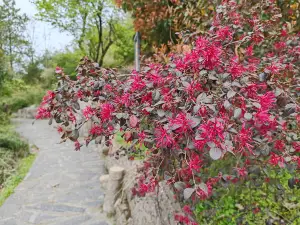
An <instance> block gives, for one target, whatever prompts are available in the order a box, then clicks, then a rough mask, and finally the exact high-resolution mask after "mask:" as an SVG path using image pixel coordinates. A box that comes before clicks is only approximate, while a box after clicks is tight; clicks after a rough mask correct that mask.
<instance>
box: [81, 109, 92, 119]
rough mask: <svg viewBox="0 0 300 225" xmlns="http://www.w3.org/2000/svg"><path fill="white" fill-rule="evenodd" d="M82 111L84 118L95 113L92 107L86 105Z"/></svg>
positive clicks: (88, 117)
mask: <svg viewBox="0 0 300 225" xmlns="http://www.w3.org/2000/svg"><path fill="white" fill-rule="evenodd" d="M82 113H83V115H84V117H85V118H86V119H90V118H91V117H92V116H93V115H95V110H94V109H92V107H90V106H87V107H85V108H84V109H83V110H82Z"/></svg>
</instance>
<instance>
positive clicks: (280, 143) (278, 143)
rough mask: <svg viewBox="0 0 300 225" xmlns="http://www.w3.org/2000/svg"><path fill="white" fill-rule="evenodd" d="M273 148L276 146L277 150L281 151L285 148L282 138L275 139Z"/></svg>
mask: <svg viewBox="0 0 300 225" xmlns="http://www.w3.org/2000/svg"><path fill="white" fill-rule="evenodd" d="M274 148H276V149H277V150H280V151H283V150H284V148H285V144H284V141H282V140H277V141H275V143H274Z"/></svg>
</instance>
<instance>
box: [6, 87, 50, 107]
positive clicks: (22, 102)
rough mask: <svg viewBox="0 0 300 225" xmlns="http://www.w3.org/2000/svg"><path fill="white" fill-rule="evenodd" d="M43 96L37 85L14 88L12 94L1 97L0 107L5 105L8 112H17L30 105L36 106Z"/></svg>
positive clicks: (42, 91)
mask: <svg viewBox="0 0 300 225" xmlns="http://www.w3.org/2000/svg"><path fill="white" fill-rule="evenodd" d="M44 94H45V91H44V90H43V89H42V88H41V87H39V86H38V85H35V86H28V85H24V86H22V88H20V89H17V88H16V90H15V91H14V92H13V93H10V94H9V95H7V96H5V97H3V98H2V99H1V100H0V105H6V107H7V108H8V110H9V111H10V112H16V111H17V110H19V109H21V108H24V107H27V106H30V105H34V104H35V105H38V104H39V103H40V102H41V100H42V98H43V95H44Z"/></svg>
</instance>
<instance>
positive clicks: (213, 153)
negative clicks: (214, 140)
mask: <svg viewBox="0 0 300 225" xmlns="http://www.w3.org/2000/svg"><path fill="white" fill-rule="evenodd" d="M209 155H210V157H211V158H212V159H213V160H218V159H220V158H221V156H222V150H221V149H219V148H211V149H210V150H209Z"/></svg>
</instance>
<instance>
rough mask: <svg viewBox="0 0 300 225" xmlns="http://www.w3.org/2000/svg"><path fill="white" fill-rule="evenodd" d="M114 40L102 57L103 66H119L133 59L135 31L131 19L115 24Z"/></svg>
mask: <svg viewBox="0 0 300 225" xmlns="http://www.w3.org/2000/svg"><path fill="white" fill-rule="evenodd" d="M115 32H116V34H115V35H116V41H115V43H114V44H113V45H112V46H111V48H110V50H109V51H108V53H107V55H106V57H105V58H104V66H105V67H121V66H124V65H128V64H130V63H132V62H133V61H134V41H133V37H134V34H135V31H134V29H133V26H132V21H131V20H129V19H128V20H125V22H124V23H123V24H121V23H119V24H116V25H115Z"/></svg>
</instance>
